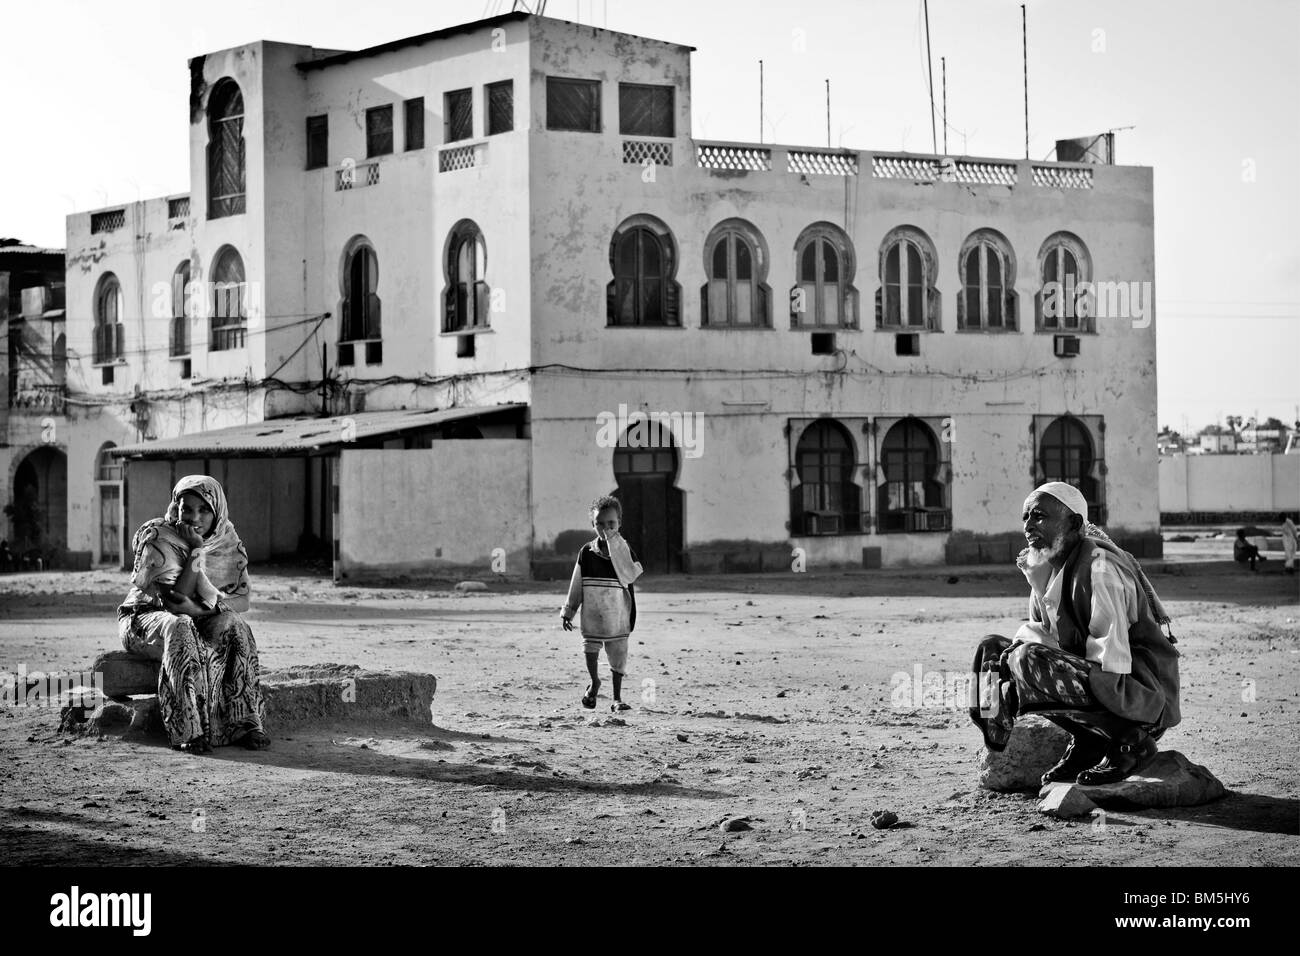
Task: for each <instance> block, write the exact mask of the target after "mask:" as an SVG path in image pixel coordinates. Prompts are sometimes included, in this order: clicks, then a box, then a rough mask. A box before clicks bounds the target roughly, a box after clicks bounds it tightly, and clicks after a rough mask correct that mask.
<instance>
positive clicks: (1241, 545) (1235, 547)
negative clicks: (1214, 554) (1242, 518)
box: [1232, 528, 1268, 571]
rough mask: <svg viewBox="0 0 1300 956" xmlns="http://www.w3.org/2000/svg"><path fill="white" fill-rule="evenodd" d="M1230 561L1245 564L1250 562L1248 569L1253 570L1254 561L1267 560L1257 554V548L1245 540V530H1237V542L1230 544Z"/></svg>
mask: <svg viewBox="0 0 1300 956" xmlns="http://www.w3.org/2000/svg"><path fill="white" fill-rule="evenodd" d="M1232 560H1234V561H1239V562H1241V563H1242V564H1245V563H1246V562H1247V561H1249V562H1250V569H1251V570H1252V571H1254V570H1255V562H1256V561H1267V560H1268V558H1266V557H1264V556H1263V555H1262V554H1260V553H1259V548H1257V547H1255V546H1254V545H1253V544H1251V543H1250V542H1249V541H1247V540H1246V529H1245V528H1238V529H1237V540H1236V541H1234V542H1233V544H1232Z"/></svg>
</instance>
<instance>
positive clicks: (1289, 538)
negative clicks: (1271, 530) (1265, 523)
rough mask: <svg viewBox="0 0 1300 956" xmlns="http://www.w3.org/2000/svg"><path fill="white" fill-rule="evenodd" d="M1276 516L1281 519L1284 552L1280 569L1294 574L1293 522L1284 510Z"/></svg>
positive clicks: (1294, 533)
mask: <svg viewBox="0 0 1300 956" xmlns="http://www.w3.org/2000/svg"><path fill="white" fill-rule="evenodd" d="M1278 517H1279V518H1281V519H1282V550H1283V551H1285V552H1286V563H1285V564H1283V565H1282V570H1284V571H1285V572H1286V573H1287V574H1295V547H1296V530H1295V522H1294V521H1292V520H1291V516H1290V515H1288V514H1286V513H1285V512H1283V513H1282V514H1280V515H1278Z"/></svg>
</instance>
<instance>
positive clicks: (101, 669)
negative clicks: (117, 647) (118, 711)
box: [90, 651, 162, 699]
mask: <svg viewBox="0 0 1300 956" xmlns="http://www.w3.org/2000/svg"><path fill="white" fill-rule="evenodd" d="M161 668H162V662H161V661H155V660H150V659H149V658H147V657H140V656H139V655H137V654H131V653H128V652H127V651H105V652H104V653H102V654H100V655H99V656H98V657H96V658H95V663H94V664H92V665H91V668H90V669H91V672H92V673H98V674H102V675H103V680H104V685H103V691H104V696H105V697H112V698H116V699H121V698H124V697H129V696H131V695H133V694H156V693H158V671H159V670H160V669H161Z"/></svg>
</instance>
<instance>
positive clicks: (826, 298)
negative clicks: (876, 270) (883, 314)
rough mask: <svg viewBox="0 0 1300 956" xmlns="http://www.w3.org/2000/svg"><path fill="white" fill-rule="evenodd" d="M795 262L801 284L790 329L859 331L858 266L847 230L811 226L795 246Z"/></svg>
mask: <svg viewBox="0 0 1300 956" xmlns="http://www.w3.org/2000/svg"><path fill="white" fill-rule="evenodd" d="M794 262H795V277H796V280H797V284H796V285H795V288H794V294H793V295H791V297H790V327H791V328H817V327H829V328H845V329H855V328H857V326H858V290H857V289H855V288H854V287H853V276H854V274H855V273H856V271H857V264H856V261H855V258H854V254H853V243H852V242H851V241H850V240H849V237H848V236H847V235H846V234H845V232H844V230H842V229H840V228H839V227H838V226H835V225H832V224H831V223H829V222H819V223H814V224H813V225H811V226H809V227H808V228H807V229H805V230H804V231H803V232H802V233H800V234H799V238H798V240H796V242H795V244H794Z"/></svg>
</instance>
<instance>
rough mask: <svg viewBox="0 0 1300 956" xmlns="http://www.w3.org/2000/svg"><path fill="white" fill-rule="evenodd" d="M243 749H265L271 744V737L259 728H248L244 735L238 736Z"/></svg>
mask: <svg viewBox="0 0 1300 956" xmlns="http://www.w3.org/2000/svg"><path fill="white" fill-rule="evenodd" d="M239 742H240V743H241V744H243V746H244V749H245V750H265V749H266V748H267V747H269V746H271V738H270V737H268V736H267V735H266V734H264V733H262V732H261V731H260V730H250V731H249V732H248V733H246V734H244V736H242V737H240V738H239Z"/></svg>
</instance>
